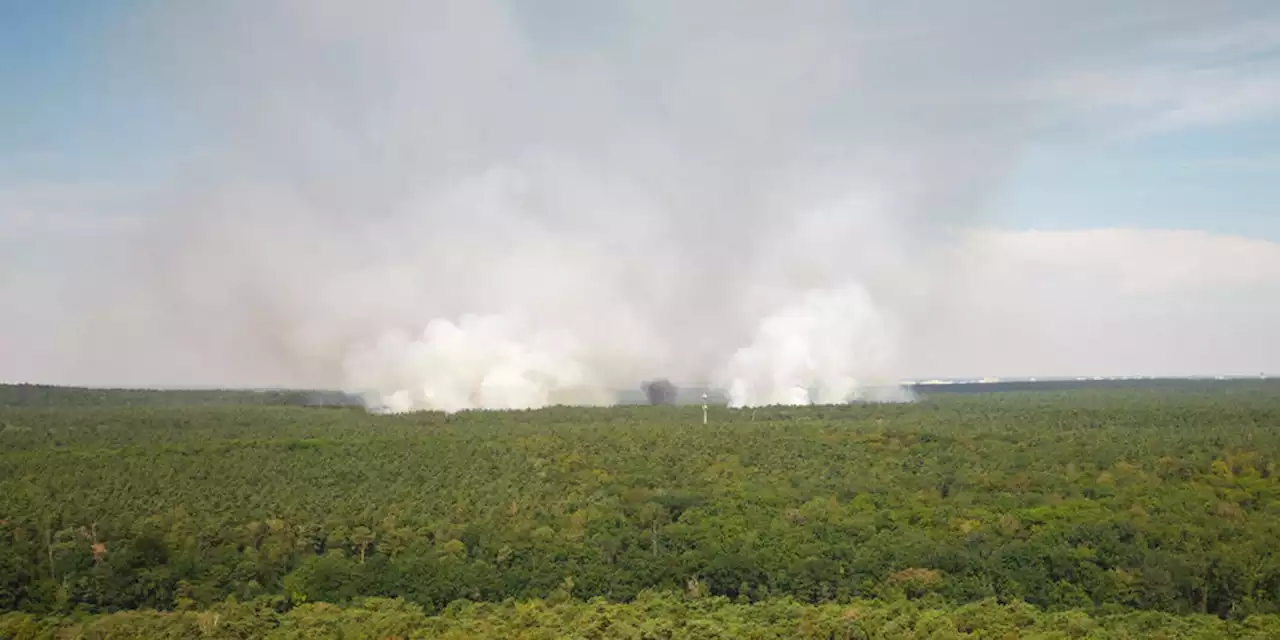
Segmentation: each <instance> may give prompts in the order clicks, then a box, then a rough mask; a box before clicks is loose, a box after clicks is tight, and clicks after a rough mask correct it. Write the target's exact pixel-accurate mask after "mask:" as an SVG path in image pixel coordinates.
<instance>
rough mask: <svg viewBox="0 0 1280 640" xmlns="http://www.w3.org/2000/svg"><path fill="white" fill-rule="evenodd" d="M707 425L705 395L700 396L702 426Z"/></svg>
mask: <svg viewBox="0 0 1280 640" xmlns="http://www.w3.org/2000/svg"><path fill="white" fill-rule="evenodd" d="M706 423H707V394H706V393H705V392H704V393H703V394H702V424H706Z"/></svg>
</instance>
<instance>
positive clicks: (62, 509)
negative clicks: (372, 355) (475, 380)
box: [0, 380, 1280, 638]
mask: <svg viewBox="0 0 1280 640" xmlns="http://www.w3.org/2000/svg"><path fill="white" fill-rule="evenodd" d="M10 389H12V388H10ZM6 393H7V394H8V395H4V394H0V398H6V399H7V398H11V397H12V398H17V397H19V396H18V394H17V393H16V392H12V391H8V392H6ZM41 393H42V394H43V395H41V396H39V398H38V400H39V401H38V402H37V401H33V400H32V398H33V397H35V396H33V395H32V393H31V392H30V390H28V392H27V395H26V396H23V397H25V398H26V401H24V402H8V403H0V405H7V406H0V637H14V638H55V637H57V638H61V637H86V638H132V637H149V638H157V637H174V638H187V637H208V638H259V637H280V638H292V637H297V638H302V637H369V638H387V637H433V638H434V637H446V638H471V637H485V638H560V637H582V638H604V637H618V638H790V637H807V638H945V637H1043V638H1084V637H1089V638H1095V637H1117V638H1123V637H1166V638H1174V637H1199V638H1216V637H1229V638H1240V637H1257V638H1263V637H1277V636H1278V635H1280V559H1278V558H1277V557H1276V556H1275V554H1273V553H1272V551H1271V549H1272V546H1273V545H1274V543H1275V541H1276V540H1277V539H1280V484H1278V483H1280V476H1278V475H1277V469H1276V464H1277V461H1278V459H1280V458H1278V456H1280V435H1278V434H1277V429H1278V428H1280V383H1278V382H1273V381H1259V380H1254V381H1247V382H1238V383H1235V382H1228V383H1217V384H1205V385H1199V386H1197V385H1190V386H1186V385H1183V386H1156V387H1151V388H1140V387H1134V386H1127V387H1124V388H1116V389H1106V388H1089V389H1057V390H1049V391H1035V390H1027V391H1001V392H991V393H939V394H933V395H925V396H923V397H922V399H921V400H920V401H918V402H914V403H910V404H854V405H848V406H825V407H771V408H760V409H741V410H731V409H727V408H724V407H713V408H712V409H711V419H710V424H707V425H703V424H702V414H701V409H700V408H699V407H696V406H688V407H686V406H620V407H611V408H570V407H555V408H547V409H541V410H535V411H504V412H483V411H476V412H463V413H457V414H452V415H446V414H441V413H430V412H423V413H413V414H405V415H372V414H369V413H366V412H365V411H363V410H362V409H360V408H358V407H350V406H338V407H332V406H330V407H324V408H321V407H318V406H306V405H308V404H312V403H311V402H309V401H305V402H304V401H303V400H305V398H303V399H299V397H295V396H289V395H288V394H280V395H279V396H270V397H266V396H262V395H260V394H259V395H247V396H245V398H247V399H245V400H244V401H238V397H233V396H224V397H221V399H218V398H214V399H213V400H216V401H213V400H210V398H208V397H205V398H204V399H203V400H196V401H191V397H188V398H186V400H185V401H184V400H183V399H182V398H175V397H167V398H165V397H161V395H162V394H165V393H170V392H148V393H150V394H153V395H140V396H137V397H134V398H119V397H112V394H115V393H117V392H94V393H93V394H89V395H86V394H85V393H80V392H77V393H71V392H66V393H65V395H64V396H59V392H57V391H56V390H52V391H42V392H41ZM246 393H248V392H246ZM157 394H161V395H157ZM58 397H65V398H67V401H66V402H61V403H60V402H58V401H56V400H57V398H58ZM320 404H326V403H323V402H322V403H320ZM339 404H341V403H339ZM15 405H24V406H15Z"/></svg>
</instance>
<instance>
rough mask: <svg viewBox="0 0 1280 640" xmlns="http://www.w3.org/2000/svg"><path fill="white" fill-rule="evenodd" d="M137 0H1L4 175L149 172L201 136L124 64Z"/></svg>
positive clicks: (158, 171) (101, 176)
mask: <svg viewBox="0 0 1280 640" xmlns="http://www.w3.org/2000/svg"><path fill="white" fill-rule="evenodd" d="M143 6H144V3H142V2H137V1H136V0H102V1H101V2H85V1H79V0H41V1H40V2H23V1H21V0H5V1H4V2H0V16H2V19H0V78H3V80H4V81H3V82H0V105H4V106H3V107H0V108H2V109H3V111H2V112H0V113H3V116H4V117H3V118H2V119H0V184H3V183H7V184H14V183H18V184H21V183H45V184H56V183H73V184H74V183H86V182H87V183H101V182H149V181H155V180H160V179H163V178H164V177H165V170H166V165H168V164H170V162H171V160H172V159H173V158H174V156H181V154H183V153H185V152H186V151H188V150H189V148H190V146H191V144H192V140H193V139H195V138H198V137H199V131H198V130H195V128H193V127H189V126H186V127H184V126H183V125H182V124H181V117H180V114H179V113H178V111H177V110H176V109H174V108H172V105H170V104H168V103H167V102H166V100H165V98H164V96H162V95H159V94H158V93H157V92H155V91H154V89H153V88H151V87H149V86H148V84H147V83H146V82H145V81H144V80H143V78H142V77H141V76H140V75H139V74H137V73H135V72H134V70H132V69H130V68H128V67H127V66H125V64H126V60H125V59H124V57H123V56H121V55H120V53H121V47H120V44H119V40H120V38H121V37H122V34H125V33H127V31H126V29H127V27H128V26H129V25H130V21H131V19H133V18H135V17H136V16H137V15H138V14H137V13H136V12H138V11H140V10H141V9H142V8H143Z"/></svg>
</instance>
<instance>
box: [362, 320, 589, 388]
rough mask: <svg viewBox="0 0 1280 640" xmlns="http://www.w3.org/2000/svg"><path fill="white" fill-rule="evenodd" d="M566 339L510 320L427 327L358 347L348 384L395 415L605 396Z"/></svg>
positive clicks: (433, 323)
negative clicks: (415, 333) (595, 387)
mask: <svg viewBox="0 0 1280 640" xmlns="http://www.w3.org/2000/svg"><path fill="white" fill-rule="evenodd" d="M577 351H578V345H576V344H575V342H574V339H573V337H572V336H570V335H567V334H554V333H540V332H535V331H530V330H529V329H528V328H526V327H523V326H520V324H519V323H516V322H514V321H512V320H511V319H509V318H507V317H504V316H497V315H490V316H463V317H462V318H461V319H460V320H459V322H458V323H457V324H454V323H453V322H450V321H448V320H444V319H437V320H433V321H431V322H429V323H428V324H427V328H426V329H425V330H424V331H423V332H422V335H421V336H419V337H417V338H410V337H409V336H407V335H405V334H403V333H399V332H392V333H388V334H386V335H384V336H382V337H381V338H380V339H379V340H378V341H377V343H376V344H374V345H371V346H369V347H367V348H357V350H356V351H355V352H353V353H352V354H351V356H350V358H349V359H348V360H347V363H346V373H347V376H346V380H347V385H348V387H350V388H351V389H352V390H356V391H360V392H362V393H365V394H366V397H367V398H368V400H369V402H370V405H371V406H372V407H375V408H379V409H382V410H385V411H390V412H405V411H412V410H419V409H430V410H440V411H448V412H453V411H461V410H464V409H533V408H537V407H544V406H547V405H550V404H578V403H584V402H589V401H590V400H591V399H592V398H593V397H599V395H600V391H599V390H593V389H591V388H590V386H589V385H590V384H591V383H592V382H593V381H594V380H595V378H594V377H593V376H592V375H591V374H590V372H589V371H588V370H587V369H586V367H585V366H584V365H583V364H582V362H580V361H579V359H578V355H577V353H576V352H577Z"/></svg>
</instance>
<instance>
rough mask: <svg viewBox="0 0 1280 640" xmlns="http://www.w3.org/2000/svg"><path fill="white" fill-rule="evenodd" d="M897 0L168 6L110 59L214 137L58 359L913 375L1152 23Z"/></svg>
mask: <svg viewBox="0 0 1280 640" xmlns="http://www.w3.org/2000/svg"><path fill="white" fill-rule="evenodd" d="M873 4H874V6H872V5H860V4H859V3H849V2H842V1H834V0H816V1H814V2H802V3H798V4H792V3H778V2H723V1H716V0H708V1H707V2H697V3H688V2H672V1H662V0H655V1H645V2H621V3H599V2H582V3H575V2H568V3H565V2H548V3H541V2H540V3H525V2H516V1H511V0H441V1H440V2H419V1H415V0H376V1H371V2H361V3H354V2H334V1H326V0H317V1H314V2H312V1H306V2H303V1H298V0H278V1H274V2H267V1H262V0H226V1H224V2H216V3H155V4H153V5H148V7H150V9H149V10H147V12H146V15H145V16H142V18H140V19H137V20H130V21H128V24H129V25H130V28H131V29H136V30H138V32H135V33H132V34H128V36H127V37H121V38H120V40H121V41H122V42H125V43H127V44H122V45H120V47H121V48H122V51H117V52H116V55H118V56H121V58H122V59H128V60H132V61H133V63H135V65H134V66H137V67H138V68H139V69H141V70H142V71H140V72H139V73H141V74H142V78H143V79H145V84H143V85H140V86H145V87H147V95H148V96H153V97H155V99H156V100H157V101H158V102H166V101H167V103H168V104H169V106H170V107H172V111H173V113H174V114H180V115H181V118H178V120H180V121H181V123H182V125H183V126H184V129H183V130H184V132H185V133H189V134H191V135H192V136H193V137H194V138H195V142H194V144H192V147H193V148H192V149H191V150H190V151H191V154H190V157H189V158H187V160H189V162H180V161H179V160H180V158H174V159H173V160H174V161H173V162H172V163H163V164H166V165H170V164H171V165H172V166H173V167H174V169H173V180H172V181H171V184H168V185H167V186H168V188H167V189H161V191H163V192H164V194H163V196H160V197H156V198H154V201H149V202H148V205H149V206H147V207H142V208H143V209H145V211H143V212H141V213H140V214H139V217H140V218H145V220H144V222H143V223H142V224H143V226H144V227H145V229H144V231H143V232H141V233H140V234H139V236H138V237H137V238H136V242H132V243H122V244H126V245H127V246H123V247H113V248H114V249H118V250H120V253H121V254H124V255H128V256H130V257H131V258H132V259H133V260H134V262H133V263H132V264H127V265H126V266H125V267H123V268H122V269H121V270H122V271H123V273H115V272H106V270H105V269H104V270H101V271H102V273H94V274H90V275H87V276H86V277H85V281H86V282H85V285H86V286H85V289H87V292H85V293H83V294H80V295H72V294H71V293H68V295H66V296H64V297H65V298H66V299H68V300H75V301H76V303H77V304H83V305H84V306H85V309H84V310H82V311H81V312H80V313H72V312H68V313H67V314H66V316H67V317H73V318H86V319H89V318H92V320H91V321H90V320H86V321H85V322H83V323H82V325H83V326H80V325H79V324H78V325H77V326H74V327H71V330H69V331H68V332H67V335H66V336H62V337H61V338H62V339H60V340H57V341H55V342H56V343H57V345H58V348H59V349H61V350H64V351H66V352H68V353H70V354H71V357H68V358H67V359H66V364H65V371H68V372H71V373H72V374H74V375H75V376H76V377H77V378H78V379H82V380H85V381H86V382H89V383H95V384H99V383H104V382H105V383H108V384H148V385H150V384H165V385H171V386H172V385H181V384H200V385H207V384H217V385H273V386H274V385H287V386H306V387H311V388H315V387H334V386H336V387H345V388H349V389H354V390H358V391H360V392H362V393H366V394H367V395H368V397H369V398H370V402H371V404H372V405H375V406H378V407H382V408H385V409H391V410H414V409H442V410H448V411H453V410H462V409H469V408H515V407H535V406H544V405H547V404H556V403H561V402H575V403H576V402H593V403H594V402H607V401H608V400H609V397H608V392H609V390H612V389H634V388H635V387H636V385H637V384H638V383H639V382H640V381H642V380H653V379H659V378H667V379H671V380H677V381H680V382H682V383H692V384H704V383H706V384H710V383H719V384H723V385H726V386H729V387H732V392H733V395H734V398H735V400H734V401H735V403H738V404H759V403H771V402H843V401H847V400H850V399H864V398H879V397H881V396H880V394H881V393H888V394H890V395H892V394H893V393H895V392H894V391H892V389H890V390H889V391H884V392H882V391H881V389H882V388H883V387H884V385H886V384H887V385H890V387H891V386H892V385H891V383H892V382H893V381H894V379H893V378H894V375H895V374H896V373H897V372H898V365H899V364H900V363H899V356H900V354H901V353H902V351H903V350H904V349H909V348H910V347H911V346H912V345H913V344H914V343H913V342H912V341H910V340H909V338H910V337H911V335H912V333H913V330H916V329H918V328H919V327H920V325H921V324H926V323H927V322H928V320H929V319H930V318H931V317H932V316H931V313H930V308H929V306H930V298H931V296H930V293H931V287H933V286H936V285H935V284H933V283H932V278H930V277H929V273H928V272H930V271H936V270H937V269H938V268H939V266H940V265H939V264H938V263H937V261H936V260H937V258H936V256H937V255H944V254H945V251H938V250H939V249H940V248H941V249H945V247H946V245H948V243H949V241H950V240H951V239H952V238H953V232H955V231H962V230H964V229H965V227H967V226H968V225H969V224H970V223H972V222H973V220H974V219H975V216H976V215H978V212H980V211H982V209H983V207H984V205H985V204H986V199H987V198H988V197H989V195H990V194H991V193H992V192H993V190H994V188H995V187H996V186H998V185H999V182H1000V180H1001V178H1002V177H1003V175H1004V174H1005V172H1006V171H1007V170H1008V168H1009V167H1010V166H1011V165H1012V164H1013V163H1014V162H1015V161H1016V160H1017V158H1018V156H1019V154H1020V152H1021V150H1022V147H1023V143H1024V141H1025V140H1026V139H1027V138H1028V137H1029V136H1030V135H1031V133H1032V132H1034V131H1035V130H1036V128H1037V127H1038V126H1040V125H1042V124H1044V123H1045V122H1047V121H1051V120H1053V119H1054V118H1056V117H1057V116H1059V115H1060V114H1059V113H1058V112H1057V111H1056V110H1055V107H1056V106H1057V105H1056V104H1048V103H1047V101H1048V100H1050V99H1053V100H1056V99H1057V98H1052V97H1051V98H1045V97H1043V95H1042V94H1041V93H1039V89H1038V88H1039V87H1042V86H1043V80H1044V77H1043V76H1044V75H1046V74H1056V73H1059V72H1063V71H1069V70H1071V69H1072V68H1073V67H1074V66H1079V65H1082V64H1083V65H1088V64H1092V63H1093V62H1095V61H1096V60H1097V59H1101V58H1104V57H1105V56H1106V55H1107V52H1111V53H1117V52H1118V54H1119V56H1120V59H1123V57H1124V55H1125V54H1126V52H1129V51H1132V48H1134V47H1138V48H1141V47H1143V46H1146V45H1148V44H1150V42H1151V40H1152V38H1153V37H1154V36H1153V34H1152V33H1149V30H1151V29H1154V27H1152V26H1150V25H1151V24H1154V23H1153V22H1151V21H1146V20H1132V21H1125V24H1129V22H1133V25H1132V26H1130V27H1128V28H1119V27H1117V28H1116V29H1104V30H1099V29H1097V24H1098V19H1099V16H1100V15H1103V13H1105V14H1106V15H1108V16H1110V15H1112V13H1111V12H1112V11H1114V9H1112V8H1111V5H1112V4H1114V3H1107V4H1108V7H1107V9H1106V11H1105V12H1103V13H1100V12H1102V10H1101V9H1099V8H1097V7H1093V8H1089V7H1083V6H1081V7H1079V8H1077V7H1076V5H1074V4H1073V5H1071V6H1072V7H1073V8H1072V9H1070V10H1063V11H1058V10H1055V11H1052V12H1047V11H1043V10H1036V9H1033V8H1020V9H1018V10H1014V11H1011V10H1010V9H1009V6H1008V3H1004V2H994V1H992V2H980V3H977V4H973V3H966V4H965V5H964V7H963V8H959V7H958V6H954V5H952V4H949V3H937V4H936V5H935V6H933V7H932V8H931V9H930V10H928V11H920V10H919V9H918V8H916V7H908V8H895V7H896V5H885V6H881V5H880V4H878V3H873ZM1179 4H1183V5H1187V6H1192V5H1197V4H1202V3H1194V2H1192V0H1179ZM1161 6H1162V7H1163V6H1164V5H1161ZM1149 13H1150V12H1149V8H1148V7H1146V6H1145V5H1141V3H1138V4H1131V6H1130V7H1129V13H1128V14H1127V15H1130V16H1132V17H1141V16H1147V15H1149ZM1162 15H1165V14H1164V13H1163V12H1162ZM1161 22H1162V21H1161ZM1197 24H1198V23H1197ZM1144 25H1146V26H1144ZM1084 42H1087V43H1088V44H1087V46H1082V43H1084ZM130 51H131V52H132V53H130ZM129 56H133V57H132V58H130V57H129ZM110 68H111V69H121V68H132V67H131V66H130V64H126V63H124V62H120V61H114V62H113V64H111V65H110ZM147 215H150V216H151V217H149V218H147V217H146V216H147ZM99 264H105V263H99ZM941 266H942V267H943V268H945V265H941ZM804 292H808V293H804ZM913 373H914V372H913Z"/></svg>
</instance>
